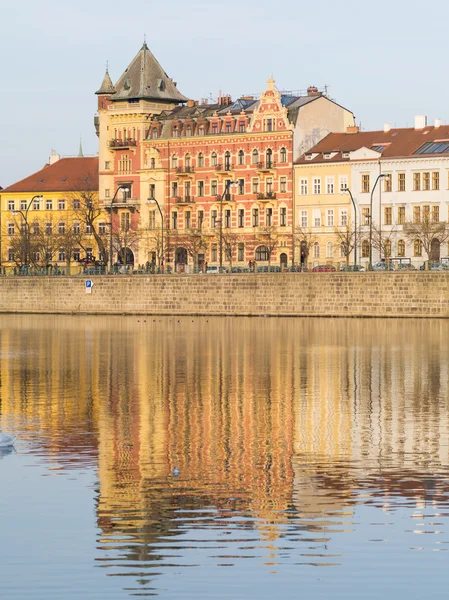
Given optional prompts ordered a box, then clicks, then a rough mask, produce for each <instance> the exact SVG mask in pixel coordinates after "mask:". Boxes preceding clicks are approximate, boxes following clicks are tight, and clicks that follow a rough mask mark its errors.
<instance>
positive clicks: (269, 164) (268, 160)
mask: <svg viewBox="0 0 449 600" xmlns="http://www.w3.org/2000/svg"><path fill="white" fill-rule="evenodd" d="M265 161H266V163H267V167H272V166H273V150H272V149H271V148H268V150H267V152H266V154H265Z"/></svg>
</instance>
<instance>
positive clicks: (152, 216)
mask: <svg viewBox="0 0 449 600" xmlns="http://www.w3.org/2000/svg"><path fill="white" fill-rule="evenodd" d="M148 229H156V211H155V210H150V212H149V213H148Z"/></svg>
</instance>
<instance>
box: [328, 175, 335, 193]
mask: <svg viewBox="0 0 449 600" xmlns="http://www.w3.org/2000/svg"><path fill="white" fill-rule="evenodd" d="M333 193H334V178H333V177H326V194H333Z"/></svg>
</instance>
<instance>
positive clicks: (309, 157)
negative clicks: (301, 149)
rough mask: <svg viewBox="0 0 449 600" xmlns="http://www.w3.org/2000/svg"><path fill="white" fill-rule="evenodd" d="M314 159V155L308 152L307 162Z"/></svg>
mask: <svg viewBox="0 0 449 600" xmlns="http://www.w3.org/2000/svg"><path fill="white" fill-rule="evenodd" d="M312 158H313V154H312V153H310V152H308V153H307V154H306V160H312Z"/></svg>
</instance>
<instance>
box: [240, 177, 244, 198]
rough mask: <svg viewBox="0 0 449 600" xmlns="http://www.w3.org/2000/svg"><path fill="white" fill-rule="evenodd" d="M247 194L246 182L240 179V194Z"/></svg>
mask: <svg viewBox="0 0 449 600" xmlns="http://www.w3.org/2000/svg"><path fill="white" fill-rule="evenodd" d="M244 193H245V180H244V179H239V194H240V196H242V195H243V194H244Z"/></svg>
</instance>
